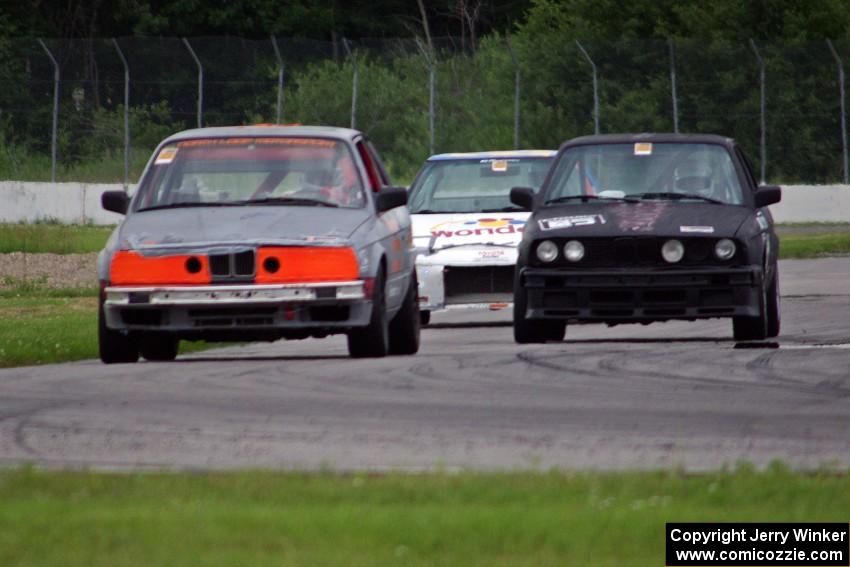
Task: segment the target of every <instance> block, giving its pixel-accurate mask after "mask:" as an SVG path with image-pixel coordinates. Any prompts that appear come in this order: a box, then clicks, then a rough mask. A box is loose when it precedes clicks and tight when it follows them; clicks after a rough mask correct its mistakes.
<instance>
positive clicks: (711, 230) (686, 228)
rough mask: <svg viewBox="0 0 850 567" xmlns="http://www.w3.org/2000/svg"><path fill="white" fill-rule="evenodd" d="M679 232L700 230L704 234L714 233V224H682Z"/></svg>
mask: <svg viewBox="0 0 850 567" xmlns="http://www.w3.org/2000/svg"><path fill="white" fill-rule="evenodd" d="M679 232H698V233H702V234H713V233H714V227H713V226H680V227H679Z"/></svg>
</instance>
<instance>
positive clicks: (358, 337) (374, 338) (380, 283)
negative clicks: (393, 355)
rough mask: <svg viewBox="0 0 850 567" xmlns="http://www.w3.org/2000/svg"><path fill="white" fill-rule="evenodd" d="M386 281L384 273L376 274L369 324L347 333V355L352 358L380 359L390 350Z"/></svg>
mask: <svg viewBox="0 0 850 567" xmlns="http://www.w3.org/2000/svg"><path fill="white" fill-rule="evenodd" d="M385 287H386V280H385V278H384V271H383V270H381V271H379V272H378V277H376V278H375V287H374V290H373V292H372V315H371V316H370V317H369V324H368V325H366V326H365V327H362V328H357V329H354V330H353V331H351V332H349V333H348V354H350V355H351V356H352V357H353V358H381V357H383V356H386V355H387V353H388V352H389V349H390V338H389V325H388V324H387V303H386V300H385V299H384V297H385V292H386V290H385Z"/></svg>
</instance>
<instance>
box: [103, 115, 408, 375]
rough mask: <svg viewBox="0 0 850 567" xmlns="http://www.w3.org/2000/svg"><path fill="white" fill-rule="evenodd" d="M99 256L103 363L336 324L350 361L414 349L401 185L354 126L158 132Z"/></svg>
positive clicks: (113, 207)
mask: <svg viewBox="0 0 850 567" xmlns="http://www.w3.org/2000/svg"><path fill="white" fill-rule="evenodd" d="M102 202H103V206H104V208H106V209H107V210H110V211H114V212H118V213H125V214H126V215H127V218H126V219H125V220H124V221H123V222H122V223H121V224H120V225H119V226H118V228H116V230H115V232H114V233H113V234H112V236H111V237H110V238H109V240H108V242H107V244H106V248H105V249H104V250H103V251H102V252H101V253H100V256H99V257H98V278H99V280H100V287H101V293H100V308H99V343H100V358H101V360H103V362H105V363H116V362H135V361H136V360H138V358H139V355H140V354H141V356H143V357H144V358H146V359H148V360H172V359H174V358H175V357H176V356H177V352H178V345H179V341H180V340H181V339H188V340H198V339H202V340H208V341H253V340H276V339H279V338H288V339H296V338H305V337H308V336H312V337H323V336H326V335H328V334H333V333H346V334H347V336H348V349H349V352H350V354H351V355H352V356H354V357H374V356H384V355H386V354H413V353H415V352H416V351H417V350H418V348H419V309H418V299H417V283H416V271H415V269H414V257H415V253H414V250H413V247H412V234H411V226H410V215H409V213H408V210H407V207H406V206H405V204H406V202H407V193H406V191H405V190H404V189H403V188H396V187H392V186H391V183H390V181H389V178H388V176H387V173H386V171H385V169H384V167H383V165H382V164H381V161H380V159H379V157H378V155H377V153H376V152H375V150H374V148H373V147H372V145H371V144H370V143H369V141H368V140H367V139H366V138H365V137H364V136H363V134H361V133H360V132H357V131H355V130H348V129H343V128H329V127H305V126H253V127H228V128H203V129H197V130H189V131H185V132H181V133H178V134H175V135H173V136H171V137H169V138H168V139H166V140H165V141H163V142H162V143H161V144H160V145H159V147H158V148H157V149H156V151H155V152H154V154H153V156H152V158H151V160H150V162H149V163H148V165H147V167H146V169H145V171H144V173H143V174H142V178H141V181H140V184H139V187H138V190H137V191H136V193H135V194H134V196H133V197H132V199H131V198H129V197H128V196H127V194H126V193H124V192H123V191H114V192H107V193H104V195H103V198H102Z"/></svg>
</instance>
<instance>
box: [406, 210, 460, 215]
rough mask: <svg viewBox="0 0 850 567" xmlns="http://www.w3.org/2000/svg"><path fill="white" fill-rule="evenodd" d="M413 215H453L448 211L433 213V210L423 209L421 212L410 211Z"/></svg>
mask: <svg viewBox="0 0 850 567" xmlns="http://www.w3.org/2000/svg"><path fill="white" fill-rule="evenodd" d="M410 214H411V215H446V214H451V213H447V212H446V211H433V210H431V209H422V210H421V211H410Z"/></svg>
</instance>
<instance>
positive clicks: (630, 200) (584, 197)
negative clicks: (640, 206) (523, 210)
mask: <svg viewBox="0 0 850 567" xmlns="http://www.w3.org/2000/svg"><path fill="white" fill-rule="evenodd" d="M576 199H581V200H582V201H594V200H598V201H624V202H626V203H637V202H638V201H637V199H635V198H633V197H600V196H599V195H564V196H563V197H555V198H554V199H549V200H548V201H546V202H545V203H543V204H544V205H551V204H552V203H563V202H564V201H574V200H576Z"/></svg>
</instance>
